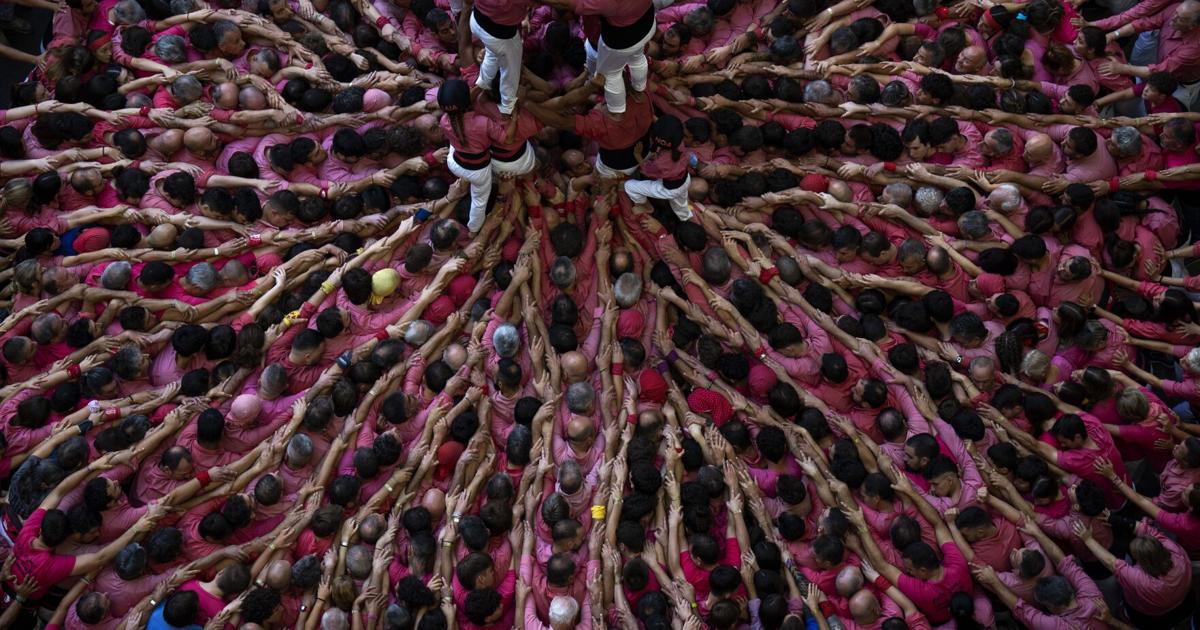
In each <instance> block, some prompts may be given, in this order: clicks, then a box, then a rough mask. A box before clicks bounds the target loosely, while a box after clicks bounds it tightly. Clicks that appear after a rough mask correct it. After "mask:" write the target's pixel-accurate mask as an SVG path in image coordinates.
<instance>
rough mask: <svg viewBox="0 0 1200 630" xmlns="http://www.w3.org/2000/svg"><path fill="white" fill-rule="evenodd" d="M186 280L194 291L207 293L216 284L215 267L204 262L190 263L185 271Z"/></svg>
mask: <svg viewBox="0 0 1200 630" xmlns="http://www.w3.org/2000/svg"><path fill="white" fill-rule="evenodd" d="M187 281H188V284H190V285H192V287H194V288H195V290H196V291H198V292H200V293H208V292H209V291H212V290H213V287H215V286H217V268H216V267H213V266H212V264H210V263H206V262H202V263H197V264H195V265H192V268H191V269H188V272H187Z"/></svg>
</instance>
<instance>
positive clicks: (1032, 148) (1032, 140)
mask: <svg viewBox="0 0 1200 630" xmlns="http://www.w3.org/2000/svg"><path fill="white" fill-rule="evenodd" d="M1053 151H1054V140H1053V139H1052V138H1051V137H1050V136H1048V135H1046V134H1044V133H1034V134H1030V136H1029V138H1028V139H1026V140H1025V162H1026V163H1027V164H1029V165H1030V166H1035V165H1038V164H1045V163H1046V162H1047V161H1048V160H1049V159H1050V158H1051V157H1053V155H1054V153H1053Z"/></svg>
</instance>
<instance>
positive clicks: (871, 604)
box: [850, 589, 883, 625]
mask: <svg viewBox="0 0 1200 630" xmlns="http://www.w3.org/2000/svg"><path fill="white" fill-rule="evenodd" d="M881 614H883V610H882V609H881V608H880V605H879V598H878V597H876V596H875V594H874V593H872V592H871V591H869V590H866V589H863V590H861V591H859V592H857V593H855V594H854V595H852V596H851V597H850V616H851V617H854V622H855V623H858V624H862V625H870V624H873V623H875V622H876V621H878V620H879V616H880V615H881Z"/></svg>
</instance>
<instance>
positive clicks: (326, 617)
mask: <svg viewBox="0 0 1200 630" xmlns="http://www.w3.org/2000/svg"><path fill="white" fill-rule="evenodd" d="M321 630H350V615H347V614H346V611H344V610H342V609H341V608H330V609H329V610H326V611H325V612H324V613H322V614H321Z"/></svg>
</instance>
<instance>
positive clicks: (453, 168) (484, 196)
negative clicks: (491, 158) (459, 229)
mask: <svg viewBox="0 0 1200 630" xmlns="http://www.w3.org/2000/svg"><path fill="white" fill-rule="evenodd" d="M446 167H447V168H449V169H450V172H451V173H454V175H455V176H456V177H459V178H461V179H465V180H467V181H468V182H471V218H470V220H468V221H467V229H468V230H470V231H471V234H478V233H479V230H480V229H482V228H483V218H484V214H485V213H486V212H487V204H488V198H489V197H491V195H492V167H491V166H485V167H483V168H477V169H469V168H463V167H462V166H461V165H459V163H458V161H457V160H455V159H454V147H450V155H449V156H448V157H447V158H446Z"/></svg>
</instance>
